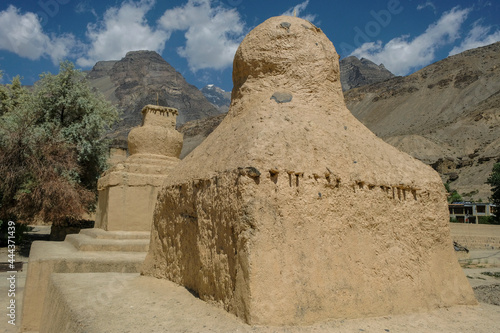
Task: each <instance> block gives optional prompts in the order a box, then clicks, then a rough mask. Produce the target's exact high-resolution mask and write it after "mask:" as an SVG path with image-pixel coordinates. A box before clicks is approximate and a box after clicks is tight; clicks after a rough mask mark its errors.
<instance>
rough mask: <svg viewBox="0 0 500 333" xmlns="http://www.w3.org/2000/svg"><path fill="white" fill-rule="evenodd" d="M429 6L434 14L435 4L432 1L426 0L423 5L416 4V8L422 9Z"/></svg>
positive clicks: (435, 11) (435, 10)
mask: <svg viewBox="0 0 500 333" xmlns="http://www.w3.org/2000/svg"><path fill="white" fill-rule="evenodd" d="M427 7H430V8H432V10H433V11H434V14H436V13H437V9H436V5H435V4H434V3H433V2H432V1H427V2H426V3H424V4H423V5H418V6H417V10H422V9H424V8H427Z"/></svg>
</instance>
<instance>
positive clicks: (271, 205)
mask: <svg viewBox="0 0 500 333" xmlns="http://www.w3.org/2000/svg"><path fill="white" fill-rule="evenodd" d="M338 60H339V56H338V54H337V53H336V51H335V48H334V46H333V45H332V43H331V42H330V41H329V40H328V38H327V37H326V36H325V34H324V33H323V32H322V31H321V30H320V29H318V28H317V27H315V26H314V25H313V24H311V23H310V22H308V21H306V20H303V19H300V18H296V17H274V18H271V19H269V20H267V21H265V22H264V23H262V24H261V25H259V26H257V27H256V28H255V29H254V30H253V31H251V32H250V33H249V34H248V35H247V36H246V37H245V39H244V40H243V42H242V43H241V45H240V47H239V49H238V50H237V52H236V55H235V59H234V65H233V83H234V89H233V91H232V101H231V106H230V110H229V113H228V115H227V116H226V118H225V119H224V121H223V122H222V123H221V124H220V126H219V127H218V128H217V129H216V130H214V132H213V133H211V134H210V135H209V136H208V138H207V139H206V140H205V141H204V142H203V143H202V144H201V145H200V146H198V147H197V148H196V149H195V150H194V151H193V152H192V153H191V154H190V155H188V156H187V157H186V158H185V159H183V160H182V161H181V162H180V163H179V164H178V165H177V166H176V167H175V169H173V170H172V172H171V173H170V174H169V176H168V177H167V178H166V181H165V183H164V186H163V188H162V189H161V191H160V193H159V195H158V202H157V206H156V210H155V213H154V219H153V227H152V231H151V242H150V248H149V253H148V255H147V257H146V261H145V263H144V265H143V268H142V274H143V275H148V276H155V277H158V278H165V279H169V280H171V281H174V282H176V283H178V284H180V285H182V286H185V287H186V288H188V289H189V290H191V291H192V292H193V293H195V294H197V295H199V297H200V298H201V299H203V300H205V301H207V302H210V303H213V304H215V305H217V306H220V307H223V308H224V309H226V310H227V311H229V312H231V313H233V314H235V315H236V316H238V317H240V318H242V319H243V320H244V321H245V322H247V323H249V324H252V325H302V324H310V323H314V322H317V321H322V320H326V319H329V318H356V317H366V316H382V315H392V314H398V313H408V312H412V311H422V310H429V309H433V308H437V307H446V306H452V305H457V304H476V300H475V298H474V294H473V292H472V289H471V287H470V285H469V283H468V281H467V279H466V277H465V276H464V274H463V272H462V271H461V269H460V267H459V265H458V262H457V260H456V257H455V254H454V253H453V247H452V240H451V237H450V230H449V226H448V210H447V201H446V194H445V190H444V187H443V184H442V182H441V179H440V177H439V175H438V174H437V173H436V172H435V171H434V170H433V169H432V168H430V167H429V166H427V165H425V164H423V163H421V162H419V161H417V160H415V159H414V158H412V157H410V156H409V155H407V154H405V153H402V152H400V151H398V150H397V149H396V148H394V147H392V146H390V145H389V144H386V143H385V142H383V141H382V140H381V139H379V138H377V137H376V136H375V135H374V134H373V133H372V132H370V131H369V130H368V129H367V128H366V127H365V126H364V125H362V124H361V123H360V122H359V121H357V120H356V119H355V118H354V117H353V116H352V114H351V113H350V112H349V110H348V109H347V108H346V106H345V103H344V98H343V94H342V88H341V85H340V77H339V61H338Z"/></svg>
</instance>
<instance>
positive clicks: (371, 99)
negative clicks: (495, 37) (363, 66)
mask: <svg viewBox="0 0 500 333" xmlns="http://www.w3.org/2000/svg"><path fill="white" fill-rule="evenodd" d="M344 95H345V100H346V103H347V106H348V108H349V109H350V110H351V112H352V113H353V114H354V116H356V117H357V118H358V119H359V120H360V121H361V122H363V123H364V124H365V125H366V126H367V127H368V128H370V129H371V130H372V131H373V132H375V134H377V135H378V136H379V137H381V138H383V139H384V140H385V141H387V142H388V143H390V144H392V145H394V146H396V147H397V148H399V149H401V150H403V151H405V152H407V153H409V154H410V155H413V156H414V157H416V158H418V159H420V160H422V161H424V162H426V163H428V164H435V167H436V168H437V169H438V171H440V172H441V175H442V177H443V180H444V181H447V180H454V179H455V180H454V181H452V182H451V188H453V189H457V190H458V191H459V193H471V192H475V191H478V193H477V194H475V195H473V196H472V198H473V199H476V200H477V199H479V198H482V199H483V200H487V197H488V196H489V195H490V193H491V192H490V187H489V186H488V185H486V184H484V183H485V181H486V178H487V176H488V174H489V173H490V172H491V169H492V167H493V164H494V163H495V161H496V160H497V159H499V158H500V43H495V44H492V45H489V46H486V47H482V48H477V49H474V50H469V51H466V52H463V53H461V54H458V55H455V56H452V57H449V58H446V59H444V60H442V61H439V62H437V63H435V64H432V65H430V66H427V67H425V68H423V69H422V70H420V71H418V72H416V73H414V74H412V75H409V76H407V77H397V78H394V79H391V80H388V81H385V82H381V83H376V84H372V85H369V86H364V87H361V88H356V89H352V90H349V91H347V92H345V94H344ZM436 162H437V163H436ZM444 165H445V167H443V166H444ZM457 177H458V178H457ZM450 178H451V179H450ZM466 199H470V196H469V197H467V198H466Z"/></svg>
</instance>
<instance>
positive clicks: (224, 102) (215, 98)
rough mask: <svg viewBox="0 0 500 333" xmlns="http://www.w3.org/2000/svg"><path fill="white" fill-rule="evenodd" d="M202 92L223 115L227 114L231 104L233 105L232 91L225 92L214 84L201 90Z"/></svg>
mask: <svg viewBox="0 0 500 333" xmlns="http://www.w3.org/2000/svg"><path fill="white" fill-rule="evenodd" d="M200 91H201V92H202V93H203V95H204V96H205V97H206V99H207V100H208V101H209V102H210V103H212V104H213V105H214V106H215V107H217V108H218V109H219V111H220V112H221V113H225V112H227V111H228V110H229V104H231V92H230V91H225V90H223V89H221V88H219V87H217V86H216V85H214V84H208V85H206V86H205V87H203V88H201V89H200Z"/></svg>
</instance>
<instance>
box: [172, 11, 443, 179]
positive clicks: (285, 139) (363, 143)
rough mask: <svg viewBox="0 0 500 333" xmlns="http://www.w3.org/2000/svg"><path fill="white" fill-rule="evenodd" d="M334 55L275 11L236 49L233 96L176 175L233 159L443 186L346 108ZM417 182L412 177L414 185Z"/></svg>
mask: <svg viewBox="0 0 500 333" xmlns="http://www.w3.org/2000/svg"><path fill="white" fill-rule="evenodd" d="M338 59H339V56H338V54H337V53H336V51H335V48H334V46H333V44H332V43H331V42H330V40H329V39H328V38H327V37H326V35H325V34H324V33H323V32H322V31H321V30H320V29H319V28H317V27H316V26H314V25H313V24H311V23H310V22H308V21H306V20H303V19H300V18H296V17H274V18H271V19H269V20H267V21H266V22H264V23H262V24H261V25H259V26H258V27H256V28H255V29H254V30H253V31H252V32H250V33H249V34H248V35H247V36H246V37H245V39H244V40H243V42H242V43H241V45H240V47H239V49H238V50H237V52H236V55H235V59H234V65H233V83H234V89H233V91H232V101H231V106H230V110H229V113H228V115H227V117H226V118H225V119H224V121H223V122H222V123H221V124H220V126H219V127H218V128H216V130H215V131H214V132H213V133H212V134H211V135H210V136H209V137H208V138H207V139H206V140H205V141H204V142H203V143H202V144H201V145H200V146H199V147H198V148H197V149H195V150H194V151H193V152H192V153H191V154H190V155H188V156H187V157H186V158H185V159H184V160H183V161H182V169H183V172H182V174H180V173H179V174H176V175H173V176H174V178H175V180H174V181H178V180H180V179H179V178H182V179H186V178H190V177H195V176H196V177H199V176H209V175H211V174H213V173H214V172H218V171H223V170H228V169H232V168H238V167H248V166H251V167H255V168H257V169H259V170H260V171H261V172H267V170H270V169H275V170H288V171H294V172H299V173H309V174H313V173H314V174H317V175H323V174H324V173H325V172H331V173H334V174H335V177H337V178H339V179H341V181H343V182H365V183H372V184H380V185H400V184H404V185H406V186H415V187H421V186H424V185H426V184H427V185H429V184H431V183H432V184H434V185H439V186H442V183H441V180H440V178H439V176H438V175H437V174H436V173H435V172H433V171H432V169H431V168H430V167H428V166H425V165H424V164H422V163H420V162H419V161H417V160H414V159H413V158H412V157H410V156H409V155H407V154H404V153H402V152H400V151H398V150H397V149H396V148H394V147H392V146H390V145H388V144H386V143H385V142H383V141H382V140H381V139H379V138H377V137H376V136H375V135H374V134H373V133H372V132H371V131H370V130H368V129H367V128H366V127H365V126H364V125H363V124H361V123H360V122H359V121H358V120H357V119H356V118H354V116H352V114H351V113H350V111H349V110H348V109H347V108H346V106H345V103H344V97H343V94H342V88H341V85H340V71H339V62H338ZM417 184H418V185H417Z"/></svg>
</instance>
